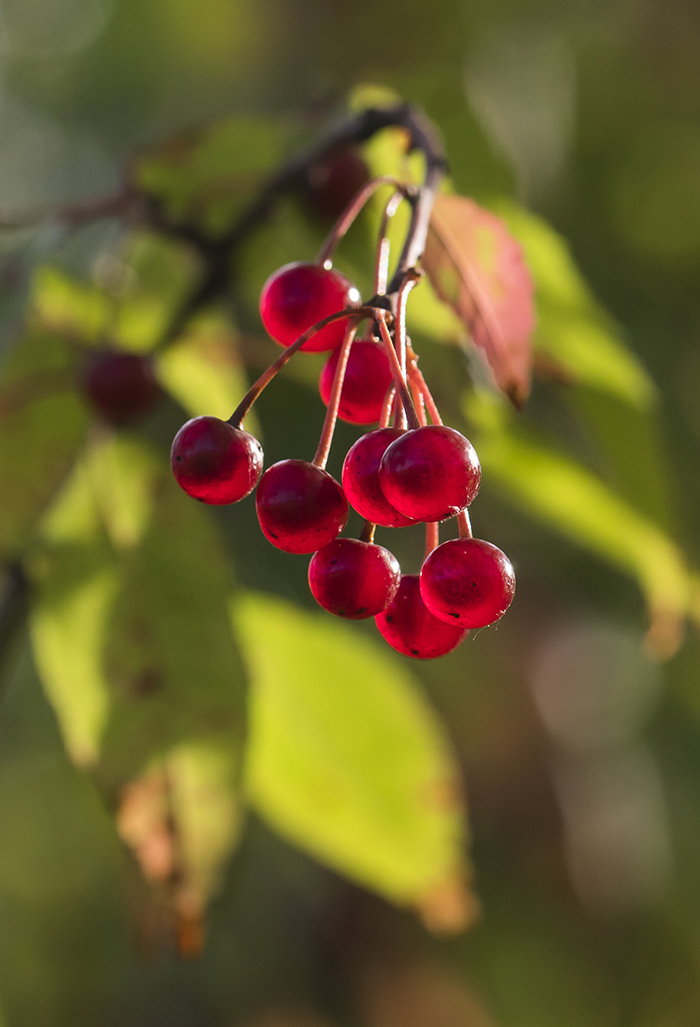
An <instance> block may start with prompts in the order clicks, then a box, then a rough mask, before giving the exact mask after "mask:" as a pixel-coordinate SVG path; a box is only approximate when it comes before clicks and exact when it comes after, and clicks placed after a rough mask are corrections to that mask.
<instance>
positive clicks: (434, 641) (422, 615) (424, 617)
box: [375, 574, 468, 660]
mask: <svg viewBox="0 0 700 1027" xmlns="http://www.w3.org/2000/svg"><path fill="white" fill-rule="evenodd" d="M375 622H376V625H377V627H378V628H379V631H380V633H381V634H382V635H383V636H384V638H385V639H386V641H387V642H388V643H389V645H390V646H391V647H392V649H396V651H397V652H399V653H403V655H404V656H412V657H413V658H414V659H416V660H434V659H435V658H436V657H437V656H444V655H445V653H451V652H452V650H453V649H456V648H457V646H458V645H459V644H460V643H461V642H463V641H464V639H465V638H466V637H467V634H468V632H467V631H466V629H465V628H462V627H459V626H458V625H455V624H444V623H443V622H442V621H441V620H438V618H437V617H434V616H433V614H432V613H431V612H430V610H429V609H428V608H427V606H426V605H425V603H424V602H423V599H422V597H421V594H420V587H419V584H418V575H417V574H404V575H403V577H402V578H401V584H400V585H399V589H398V592H397V593H396V595H395V596H394V598H393V599H392V601H391V603H390V604H389V606H387V608H386V610H383V611H382V613H380V614H379V615H378V616H377V617H376V618H375Z"/></svg>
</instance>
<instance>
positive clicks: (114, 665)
mask: <svg viewBox="0 0 700 1027" xmlns="http://www.w3.org/2000/svg"><path fill="white" fill-rule="evenodd" d="M29 570H30V573H31V576H32V578H33V580H34V584H35V599H34V602H33V605H32V611H31V629H32V639H33V643H34V649H35V656H36V662H37V666H38V668H39V672H40V675H41V678H42V680H43V683H44V686H45V689H46V692H47V695H48V697H49V699H50V701H51V703H52V705H53V707H54V709H55V711H56V714H57V716H58V720H59V724H60V727H61V730H62V733H63V736H64V739H65V742H66V746H67V748H68V751H69V752H70V754H71V756H72V758H73V759H74V760H75V761H76V762H77V763H79V764H81V765H86V766H88V767H90V768H91V770H92V771H93V774H94V776H95V778H96V779H97V780H98V782H99V783H100V784H101V785H102V787H103V789H105V791H106V793H107V795H108V796H109V797H110V799H111V800H112V801H114V800H116V799H117V798H118V797H121V803H122V806H123V804H124V803H127V806H128V803H129V802H131V803H132V805H133V803H134V801H135V800H134V795H136V796H137V797H141V796H143V795H144V794H145V795H146V796H149V797H150V796H151V794H152V789H150V790H149V787H150V786H149V787H145V786H143V781H144V780H145V781H146V784H147V785H148V783H149V781H150V780H151V777H150V775H151V774H152V773H153V768H154V766H155V768H156V772H157V773H159V774H160V773H161V772H164V773H166V774H167V781H168V784H167V789H166V792H167V796H166V797H167V802H168V804H169V805H168V809H169V813H168V816H169V817H170V819H171V820H172V819H173V818H174V822H175V828H174V830H175V832H176V834H177V835H178V837H177V841H176V842H173V847H174V850H173V851H175V849H176V850H177V853H178V860H180V861H182V860H185V862H186V866H185V867H184V869H183V868H182V867H180V871H181V873H180V871H178V873H180V878H181V880H180V878H178V880H179V881H180V883H179V884H178V890H177V894H178V895H179V894H181V893H183V894H184V892H183V889H184V890H185V891H187V888H190V889H191V890H194V891H195V892H196V893H197V894H199V895H201V893H202V889H205V886H206V888H208V887H209V884H207V882H211V881H212V880H213V877H214V876H215V875H214V867H219V866H220V863H221V860H222V858H223V855H224V854H225V853H224V850H226V851H228V849H229V848H230V844H232V839H233V835H234V833H235V832H234V825H235V824H236V823H237V819H238V800H237V794H236V789H235V787H234V786H235V779H236V776H237V773H238V770H239V768H240V761H241V739H242V732H243V722H244V710H243V705H244V699H243V685H244V679H245V675H244V672H243V668H242V665H241V662H240V660H239V656H238V651H237V647H236V643H235V639H234V636H233V632H232V629H231V624H230V618H229V601H230V599H229V597H230V587H231V581H230V574H229V570H228V565H227V559H226V556H225V553H224V552H223V549H222V547H221V543H220V541H219V539H218V536H217V533H216V531H215V528H214V525H213V523H212V522H211V521H210V519H209V517H208V515H207V513H206V512H205V510H204V509H202V508H201V507H200V506H198V505H197V504H196V503H195V502H193V501H192V500H190V499H189V498H188V497H186V496H185V495H184V494H183V493H182V492H181V491H180V490H179V489H178V488H177V485H176V484H175V482H174V481H173V479H172V476H171V474H170V470H169V467H168V465H167V463H166V462H165V461H164V460H162V459H161V458H160V457H159V456H158V455H157V454H155V453H154V452H152V451H151V450H150V448H148V447H147V446H146V444H145V443H143V442H140V441H137V440H136V439H133V438H129V437H127V436H124V435H119V436H110V435H105V436H104V437H102V438H101V439H99V440H96V441H94V442H93V444H92V446H91V447H90V450H89V453H88V457H87V459H86V460H84V461H82V462H81V463H80V465H79V466H78V468H77V469H76V471H75V473H74V475H73V476H72V478H71V480H70V481H69V483H68V485H67V487H66V488H65V489H64V490H63V492H62V493H61V495H60V496H59V498H58V499H57V501H56V502H55V504H54V506H53V507H52V509H51V510H50V512H49V514H48V515H47V517H46V519H45V522H44V525H43V532H42V545H41V546H40V547H38V548H37V550H36V552H35V553H34V554H33V556H32V559H31V560H30V561H29ZM171 764H172V766H171ZM163 767H165V770H164V771H163ZM173 768H174V769H173ZM173 774H174V775H175V777H174V778H173V780H172V781H171V777H172V776H173ZM144 787H145V792H144ZM136 807H137V808H141V807H140V806H139V803H136ZM224 807H225V810H226V811H227V812H226V813H225V815H224V814H223V812H222V810H223V809H224ZM146 808H149V807H146ZM122 813H123V810H122ZM120 815H121V814H120ZM124 815H126V814H124ZM143 816H144V817H145V819H146V821H147V822H149V823H150V821H149V820H148V817H147V816H145V814H143ZM137 820H138V817H137ZM217 821H218V827H217V826H216V823H215V822H217ZM139 823H140V821H139ZM227 825H228V826H227ZM153 831H154V832H156V834H155V835H154V834H153V833H151V834H150V835H147V838H146V840H145V841H144V840H143V839H141V841H140V843H139V844H140V845H141V846H145V850H144V851H146V852H147V853H148V852H151V851H152V849H153V846H154V845H156V847H157V844H156V843H157V823H156V827H154V828H153ZM181 832H184V834H183V836H182V837H180V833H181ZM123 833H124V834H125V837H126V836H128V835H129V832H128V830H126V831H125V832H123ZM154 838H155V839H156V840H155V841H154ZM135 848H136V850H137V852H140V851H141V850H140V849H139V846H138V845H135ZM141 854H142V855H143V853H141ZM142 865H144V869H146V870H147V867H146V865H145V864H144V863H143V860H142ZM173 865H174V864H173ZM183 882H184V883H183ZM202 901H203V899H202Z"/></svg>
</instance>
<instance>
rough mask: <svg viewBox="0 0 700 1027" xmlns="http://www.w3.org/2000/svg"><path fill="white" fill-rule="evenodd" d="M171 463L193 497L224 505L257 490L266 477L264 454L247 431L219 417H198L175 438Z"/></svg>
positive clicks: (178, 479) (178, 478) (205, 501)
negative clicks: (261, 476)
mask: <svg viewBox="0 0 700 1027" xmlns="http://www.w3.org/2000/svg"><path fill="white" fill-rule="evenodd" d="M170 463H171V465H172V469H173V474H174V475H175V478H176V479H177V483H178V485H179V486H180V487H181V488H183V489H184V490H185V492H186V493H187V494H188V495H189V496H193V497H194V498H195V499H200V500H201V501H202V502H203V503H212V504H216V505H218V506H221V505H223V504H224V503H237V502H238V500H239V499H243V498H244V496H247V495H248V494H249V493H250V492H252V491H253V489H254V488H255V486H256V485H257V483H258V479H259V478H260V475H261V474H262V468H263V451H262V446H261V445H260V443H259V442H258V440H257V439H256V438H255V437H254V436H253V435H249V434H248V432H247V431H242V430H241V429H240V428H234V427H233V426H232V425H230V424H228V423H227V422H226V421H220V420H219V418H218V417H194V418H193V419H192V420H191V421H188V422H187V423H186V424H183V426H182V428H180V431H179V432H178V433H177V435H176V436H175V438H174V439H173V445H172V449H171V451H170Z"/></svg>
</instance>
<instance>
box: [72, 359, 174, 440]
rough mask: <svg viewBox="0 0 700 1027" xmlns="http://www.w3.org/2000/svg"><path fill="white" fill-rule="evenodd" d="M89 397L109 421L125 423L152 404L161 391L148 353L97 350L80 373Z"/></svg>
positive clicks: (141, 414) (135, 417) (144, 411)
mask: <svg viewBox="0 0 700 1027" xmlns="http://www.w3.org/2000/svg"><path fill="white" fill-rule="evenodd" d="M83 384H84V388H85V392H86V393H87V396H88V399H89V400H90V402H91V403H92V405H93V406H94V407H95V409H96V410H97V412H98V413H99V414H100V415H101V416H102V417H103V418H104V420H105V421H108V422H109V423H110V424H128V423H129V422H130V421H134V420H136V419H137V418H139V417H142V416H143V415H144V414H147V413H148V411H149V410H150V409H151V407H152V406H154V404H155V402H156V400H157V399H158V394H159V392H160V390H159V387H158V382H157V381H156V376H155V374H154V373H153V365H152V363H151V360H150V358H149V357H145V356H142V355H141V354H139V353H124V352H122V351H120V350H100V351H99V352H98V353H96V354H95V356H94V357H93V359H92V360H91V361H90V362H89V363H88V365H87V367H86V368H85V371H84V373H83Z"/></svg>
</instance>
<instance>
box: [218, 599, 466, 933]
mask: <svg viewBox="0 0 700 1027" xmlns="http://www.w3.org/2000/svg"><path fill="white" fill-rule="evenodd" d="M237 623H238V625H239V628H240V631H241V639H242V642H243V645H244V648H245V651H246V654H247V657H248V662H249V665H250V670H251V679H252V696H251V714H250V717H251V739H250V743H249V750H248V754H247V771H246V780H247V790H248V794H249V795H250V798H251V801H252V802H253V805H254V806H255V808H256V809H257V810H258V812H259V813H260V814H261V815H262V816H264V817H265V818H266V819H267V820H269V821H270V823H271V824H273V825H274V826H275V827H276V828H277V829H278V830H279V831H281V832H282V833H283V834H285V835H287V836H288V837H289V838H290V839H292V840H293V841H294V842H296V843H297V844H298V845H300V846H301V847H303V848H304V849H307V850H308V851H309V852H311V853H312V854H313V855H314V856H316V857H318V858H320V859H322V860H323V861H325V862H328V863H329V864H331V865H332V866H333V867H335V868H336V869H337V870H339V871H341V872H342V873H345V874H347V875H348V876H350V877H352V878H354V879H356V880H357V881H359V882H360V883H361V884H364V885H365V886H367V887H370V888H373V889H375V890H376V891H378V892H380V893H381V894H383V895H385V896H387V897H388V898H390V899H391V900H393V901H395V902H398V903H401V904H410V905H416V904H420V903H421V902H422V900H423V899H425V897H426V896H428V895H430V894H432V893H433V892H434V891H435V890H436V889H437V888H439V886H440V885H441V884H443V883H444V882H445V881H446V880H449V881H452V880H454V879H455V878H456V877H457V875H458V873H459V870H460V867H461V864H462V853H461V850H462V846H463V844H464V838H463V836H464V823H463V815H464V813H463V807H462V805H461V802H460V800H459V798H458V796H459V794H460V793H459V787H458V784H457V769H456V766H455V764H454V760H453V757H452V755H451V753H450V749H449V745H448V743H447V740H446V738H445V737H444V736H443V734H442V732H441V731H440V729H439V727H438V724H437V722H436V720H435V718H434V716H433V714H432V712H431V711H430V709H429V707H428V706H427V705H426V704H425V702H424V701H423V700H422V698H421V696H420V692H419V691H418V690H417V689H416V686H415V684H414V681H413V679H412V678H411V676H410V674H409V673H408V671H407V670H405V669H404V668H403V667H402V666H401V664H400V663H398V662H397V661H394V660H393V659H391V658H390V657H389V656H387V655H386V654H384V653H382V652H381V650H380V649H379V648H378V647H377V646H375V644H374V643H373V642H371V641H369V640H367V639H365V638H364V637H363V636H362V635H360V634H358V633H357V632H355V631H353V630H352V629H351V628H349V627H348V626H346V625H343V624H339V623H336V622H334V621H331V620H330V618H328V617H324V616H321V615H319V616H314V615H310V614H307V613H303V612H301V611H300V610H298V609H295V608H294V607H291V606H289V605H288V604H285V603H283V602H280V601H278V600H273V599H268V598H255V599H250V600H247V601H246V602H245V604H243V605H242V607H241V609H240V614H239V616H238V619H237ZM454 904H455V905H456V906H457V907H458V909H459V911H461V912H462V914H463V916H462V919H461V921H460V923H459V925H458V926H463V925H464V920H465V919H466V916H467V914H468V911H469V906H468V897H467V895H466V893H465V891H464V884H462V889H461V892H458V891H457V890H455V892H454ZM456 919H457V918H456V917H455V920H456Z"/></svg>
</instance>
